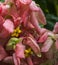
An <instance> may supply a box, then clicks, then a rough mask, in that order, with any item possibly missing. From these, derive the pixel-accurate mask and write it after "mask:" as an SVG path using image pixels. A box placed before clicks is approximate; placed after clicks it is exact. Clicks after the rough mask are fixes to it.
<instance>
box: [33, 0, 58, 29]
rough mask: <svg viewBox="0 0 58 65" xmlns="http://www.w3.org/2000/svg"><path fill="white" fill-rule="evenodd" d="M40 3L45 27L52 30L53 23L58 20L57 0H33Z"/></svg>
mask: <svg viewBox="0 0 58 65" xmlns="http://www.w3.org/2000/svg"><path fill="white" fill-rule="evenodd" d="M34 1H36V3H37V4H39V5H40V7H41V8H42V10H43V11H44V13H45V15H46V19H47V25H46V26H45V28H47V29H49V30H53V28H54V25H55V23H56V22H57V21H58V0H34Z"/></svg>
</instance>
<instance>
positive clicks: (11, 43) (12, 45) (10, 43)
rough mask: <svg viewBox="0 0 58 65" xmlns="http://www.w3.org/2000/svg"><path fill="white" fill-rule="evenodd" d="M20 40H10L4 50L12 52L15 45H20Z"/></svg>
mask: <svg viewBox="0 0 58 65" xmlns="http://www.w3.org/2000/svg"><path fill="white" fill-rule="evenodd" d="M21 41H22V38H11V39H10V40H9V42H8V44H7V46H6V50H13V49H14V47H15V45H16V44H17V43H20V42H21Z"/></svg>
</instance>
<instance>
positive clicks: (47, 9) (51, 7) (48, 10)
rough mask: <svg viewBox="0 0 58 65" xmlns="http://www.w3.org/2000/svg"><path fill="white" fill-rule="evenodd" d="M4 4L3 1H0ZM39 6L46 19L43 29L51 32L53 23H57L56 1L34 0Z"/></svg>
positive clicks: (57, 4) (57, 0)
mask: <svg viewBox="0 0 58 65" xmlns="http://www.w3.org/2000/svg"><path fill="white" fill-rule="evenodd" d="M0 1H1V2H4V0H0ZM34 1H35V2H36V3H37V4H39V5H40V7H41V8H42V10H43V12H44V13H45V16H46V19H47V25H45V27H46V28H47V29H49V30H53V27H54V25H55V23H56V22H57V21H58V0H34Z"/></svg>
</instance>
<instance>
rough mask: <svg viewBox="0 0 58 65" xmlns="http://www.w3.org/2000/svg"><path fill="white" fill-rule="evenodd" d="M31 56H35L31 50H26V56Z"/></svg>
mask: <svg viewBox="0 0 58 65" xmlns="http://www.w3.org/2000/svg"><path fill="white" fill-rule="evenodd" d="M30 54H33V51H32V50H31V48H29V49H27V50H25V56H26V57H27V56H29V55H30Z"/></svg>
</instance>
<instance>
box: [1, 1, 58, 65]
mask: <svg viewBox="0 0 58 65" xmlns="http://www.w3.org/2000/svg"><path fill="white" fill-rule="evenodd" d="M40 24H42V25H46V18H45V15H44V13H43V11H42V9H41V8H40V6H37V4H36V3H35V1H32V0H5V2H4V3H0V61H3V62H5V63H11V62H12V63H13V64H14V65H40V64H41V63H44V62H45V61H46V60H48V59H51V58H52V56H53V54H52V51H50V50H52V49H51V48H52V46H53V44H55V48H56V50H58V22H57V23H56V24H55V26H54V30H53V31H49V30H47V29H45V28H41V26H40ZM17 27H19V28H20V29H21V31H22V32H21V33H19V35H18V37H15V36H14V37H15V38H18V39H20V38H21V41H20V42H17V43H16V44H15V45H14V49H11V50H6V46H7V44H8V42H9V40H10V39H11V38H13V37H12V34H13V32H14V30H15V29H16V28H17ZM10 48H11V47H10ZM28 48H30V49H31V51H32V53H31V52H30V53H31V54H29V55H28V56H26V54H25V51H26V50H27V49H28ZM49 53H50V54H49ZM10 61H11V62H10Z"/></svg>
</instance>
